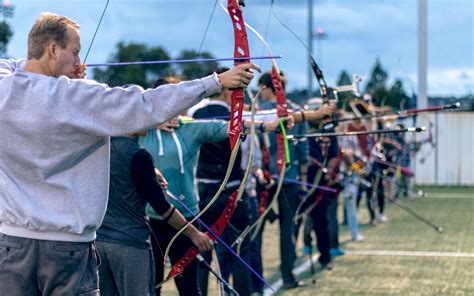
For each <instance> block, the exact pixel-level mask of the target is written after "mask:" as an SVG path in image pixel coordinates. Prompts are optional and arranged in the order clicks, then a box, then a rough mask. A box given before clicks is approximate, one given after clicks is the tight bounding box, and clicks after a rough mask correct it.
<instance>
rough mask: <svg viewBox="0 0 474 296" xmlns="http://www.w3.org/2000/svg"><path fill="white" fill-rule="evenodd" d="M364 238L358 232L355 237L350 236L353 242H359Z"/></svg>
mask: <svg viewBox="0 0 474 296" xmlns="http://www.w3.org/2000/svg"><path fill="white" fill-rule="evenodd" d="M363 240H364V236H363V235H362V234H360V233H358V234H357V235H356V236H355V237H353V238H352V241H354V242H361V241H363Z"/></svg>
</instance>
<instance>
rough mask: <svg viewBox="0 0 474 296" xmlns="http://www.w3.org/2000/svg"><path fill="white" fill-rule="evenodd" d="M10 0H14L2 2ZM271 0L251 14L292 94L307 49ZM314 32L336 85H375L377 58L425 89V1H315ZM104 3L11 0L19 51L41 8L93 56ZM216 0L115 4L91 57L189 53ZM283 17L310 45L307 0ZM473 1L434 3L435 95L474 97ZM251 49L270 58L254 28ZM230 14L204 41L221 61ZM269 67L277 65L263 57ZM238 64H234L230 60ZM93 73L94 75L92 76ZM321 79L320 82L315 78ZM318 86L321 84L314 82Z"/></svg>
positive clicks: (228, 48) (13, 50) (219, 14)
mask: <svg viewBox="0 0 474 296" xmlns="http://www.w3.org/2000/svg"><path fill="white" fill-rule="evenodd" d="M0 1H3V2H5V1H7V0H0ZM270 2H271V1H270V0H247V1H246V4H247V6H246V7H245V8H244V10H243V17H244V20H245V21H246V22H247V23H249V24H250V25H252V26H253V27H254V28H255V29H256V30H257V31H259V32H260V33H261V34H262V35H264V36H265V39H266V40H267V42H268V44H269V45H270V47H271V49H272V52H273V54H275V55H281V56H282V57H283V58H282V59H279V60H278V61H277V62H278V65H279V67H280V69H281V70H282V71H283V72H284V73H285V75H286V76H287V78H288V85H287V89H288V90H290V91H291V90H294V89H305V88H306V87H307V84H308V82H307V79H308V75H307V71H308V70H307V69H308V58H307V51H306V49H304V47H303V46H302V45H301V44H300V43H298V41H297V40H296V39H295V38H294V37H293V36H292V35H291V34H290V33H289V32H288V31H287V30H286V29H285V28H283V27H282V26H281V24H279V23H278V22H277V20H276V19H275V17H274V16H273V15H271V14H270V13H269V12H270ZM313 2H314V5H313V28H312V31H313V32H315V31H316V30H317V28H323V29H324V30H325V32H326V33H327V38H326V39H324V40H316V39H314V40H313V46H314V52H313V53H314V55H315V57H316V59H317V62H318V64H319V67H320V68H321V69H322V70H323V73H324V75H325V77H326V81H327V83H328V85H334V84H335V83H336V81H337V78H338V76H339V74H340V73H341V71H342V70H346V71H347V72H349V73H350V74H358V75H360V76H361V77H362V78H363V79H364V80H363V81H362V83H363V84H362V86H364V81H366V80H367V79H368V77H369V75H370V72H371V69H372V67H373V65H374V63H375V60H376V59H377V58H378V59H379V60H380V62H381V64H382V66H383V67H384V68H385V70H386V71H387V72H388V73H389V79H390V83H391V82H393V80H394V79H395V78H398V79H401V80H402V81H403V84H404V86H405V88H406V91H407V92H408V93H409V94H411V93H412V91H415V92H416V90H417V67H418V66H417V57H418V52H417V48H418V45H417V15H418V12H417V8H418V6H417V1H416V0H390V1H388V0H358V1H355V0H352V1H350V0H314V1H313ZM105 3H106V1H105V0H48V1H46V0H9V4H10V5H14V6H15V14H14V17H13V18H11V19H8V22H9V24H10V25H11V26H12V27H13V30H14V36H13V39H12V41H11V42H10V44H9V46H8V54H9V55H10V56H11V57H15V58H20V57H25V56H26V48H27V46H26V39H27V34H28V31H29V29H30V28H31V26H32V24H33V23H34V21H35V19H36V18H37V17H38V15H39V14H40V13H41V12H44V11H50V12H54V13H58V14H62V15H66V16H68V17H71V18H72V19H74V20H75V21H77V22H78V23H79V24H80V25H81V41H82V53H81V56H82V58H84V56H85V53H86V51H87V48H88V47H89V44H90V42H91V40H92V36H93V34H94V31H95V29H96V26H97V24H98V22H99V19H100V15H101V13H102V10H103V7H104V5H105ZM214 3H215V0H110V3H109V6H108V8H107V11H106V13H105V16H104V19H103V21H102V24H101V26H100V28H99V31H98V34H97V37H96V40H95V41H94V43H93V46H92V49H91V51H90V54H89V57H88V58H87V62H88V63H102V62H105V61H107V59H108V58H109V57H110V56H111V54H112V53H113V52H114V49H115V45H116V44H117V42H119V41H124V42H140V43H145V44H147V45H149V46H157V45H160V46H162V47H164V48H165V49H166V50H167V51H168V52H169V53H170V54H171V55H172V56H177V55H178V54H179V52H180V51H181V50H183V49H195V50H198V49H199V46H200V44H201V42H202V40H203V35H204V31H205V28H206V25H207V23H208V21H209V17H210V16H211V12H212V10H213V7H214ZM274 3H275V4H274V10H275V11H276V14H277V15H278V16H279V17H280V18H281V19H282V20H283V21H284V22H285V23H286V24H287V25H288V26H289V27H291V29H292V30H293V31H295V32H296V33H297V34H298V35H299V36H300V37H301V38H302V39H303V40H304V41H305V42H307V37H306V36H307V34H308V33H307V32H308V25H307V23H308V22H307V18H308V4H307V3H308V1H307V0H275V1H274ZM473 15H474V0H428V95H429V96H463V95H466V94H473V93H474V46H473V40H474V32H473V31H474V24H473ZM248 35H249V45H250V52H251V55H253V56H261V55H266V54H267V53H266V52H265V50H264V48H263V46H262V45H261V43H260V41H258V39H256V38H255V36H254V35H253V34H252V33H251V32H250V31H249V32H248ZM233 42H234V41H233V32H232V25H231V21H230V18H229V16H227V15H226V14H225V13H224V12H223V10H222V9H221V8H220V7H217V9H216V10H215V12H214V14H213V17H212V19H211V23H210V27H209V31H208V33H207V35H206V38H205V39H204V43H203V50H206V51H209V52H211V53H212V54H213V55H214V56H216V57H231V56H232V55H233ZM256 63H257V64H258V65H260V66H261V67H262V68H263V70H269V69H270V67H271V65H270V62H269V61H263V62H261V61H257V62H256ZM223 65H226V66H231V64H225V63H223ZM91 76H92V75H89V77H91ZM313 79H314V78H313ZM314 84H315V82H313V85H314Z"/></svg>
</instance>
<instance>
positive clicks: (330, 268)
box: [321, 262, 334, 270]
mask: <svg viewBox="0 0 474 296" xmlns="http://www.w3.org/2000/svg"><path fill="white" fill-rule="evenodd" d="M333 268H334V265H333V264H332V263H331V262H328V263H324V264H323V263H321V269H326V270H332V269H333Z"/></svg>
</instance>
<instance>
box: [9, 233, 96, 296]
mask: <svg viewBox="0 0 474 296" xmlns="http://www.w3.org/2000/svg"><path fill="white" fill-rule="evenodd" d="M97 265H98V257H97V256H96V252H95V247H94V244H93V243H92V242H86V243H76V242H60V241H44V240H37V239H29V238H22V237H15V236H9V235H5V234H2V233H0V295H15V296H23V295H24V296H32V295H33V296H34V295H48V296H50V295H52V296H54V295H83V296H92V295H96V296H98V295H99V284H98V273H97Z"/></svg>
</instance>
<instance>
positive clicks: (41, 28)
mask: <svg viewBox="0 0 474 296" xmlns="http://www.w3.org/2000/svg"><path fill="white" fill-rule="evenodd" d="M68 27H71V28H73V29H75V30H79V24H77V23H76V22H75V21H73V20H72V19H70V18H68V17H65V16H60V15H57V14H54V13H50V12H43V13H42V14H40V16H39V18H38V19H37V20H36V22H35V24H34V25H33V27H32V28H31V30H30V33H29V34H28V59H40V58H41V57H42V56H43V54H44V51H45V50H46V47H47V46H48V45H49V44H50V43H51V42H56V43H57V44H59V46H61V48H66V46H67V43H68V38H67V35H66V31H67V28H68Z"/></svg>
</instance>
